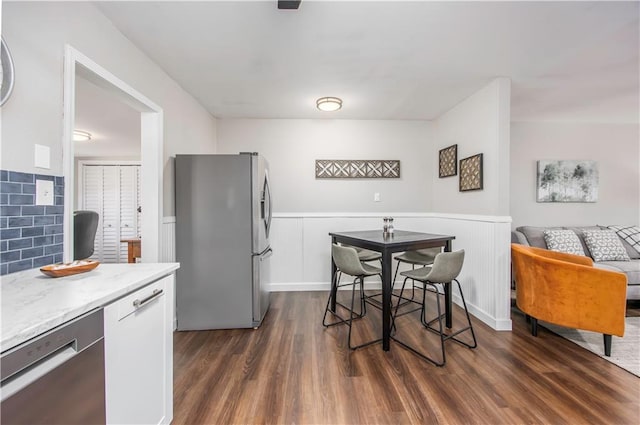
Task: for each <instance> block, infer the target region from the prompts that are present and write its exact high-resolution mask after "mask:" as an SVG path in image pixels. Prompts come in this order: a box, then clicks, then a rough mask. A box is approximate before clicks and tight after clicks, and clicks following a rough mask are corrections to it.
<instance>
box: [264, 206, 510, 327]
mask: <svg viewBox="0 0 640 425" xmlns="http://www.w3.org/2000/svg"><path fill="white" fill-rule="evenodd" d="M392 215H393V217H394V219H395V220H394V225H395V228H396V229H401V230H414V231H419V232H426V233H439V234H451V235H455V236H456V239H455V240H454V241H453V249H454V250H458V249H464V250H465V253H466V258H465V265H464V268H463V269H462V273H461V274H460V279H459V280H460V283H461V284H462V287H463V291H464V293H465V299H466V301H467V305H468V307H469V310H470V312H471V313H472V314H473V315H474V316H476V317H477V318H478V319H480V320H482V321H483V322H485V323H486V324H488V325H489V326H491V327H492V328H493V329H497V330H510V329H511V318H510V308H511V307H510V302H511V301H510V298H511V292H510V290H511V289H510V283H509V273H510V262H511V259H510V228H511V225H510V223H511V218H510V217H494V216H471V215H456V214H435V213H434V214H431V213H426V214H412V213H403V214H392ZM383 216H384V214H382V215H374V214H339V213H338V214H277V215H275V216H274V221H273V236H272V246H273V249H274V255H273V257H272V262H271V270H272V276H271V282H272V284H271V290H272V291H314V290H328V289H329V282H330V252H331V242H330V238H329V232H333V231H352V230H369V229H376V228H379V229H380V231H382V217H383ZM394 267H395V264H394ZM403 269H404V268H403ZM403 269H401V270H403ZM394 271H395V270H394ZM400 283H401V281H400V279H398V282H396V284H398V285H399V284H400ZM367 286H368V287H371V288H374V287H378V288H379V287H380V282H379V281H377V282H376V280H375V279H370V280H369V284H368V285H367ZM454 301H455V302H457V303H459V304H461V300H460V298H459V295H458V291H457V290H455V291H454Z"/></svg>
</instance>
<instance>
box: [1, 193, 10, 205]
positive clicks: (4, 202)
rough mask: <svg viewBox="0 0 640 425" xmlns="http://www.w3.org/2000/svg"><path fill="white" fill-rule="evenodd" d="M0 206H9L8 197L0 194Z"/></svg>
mask: <svg viewBox="0 0 640 425" xmlns="http://www.w3.org/2000/svg"><path fill="white" fill-rule="evenodd" d="M0 205H9V195H7V194H6V193H0Z"/></svg>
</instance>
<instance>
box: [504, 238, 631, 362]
mask: <svg viewBox="0 0 640 425" xmlns="http://www.w3.org/2000/svg"><path fill="white" fill-rule="evenodd" d="M511 261H512V263H513V269H514V273H515V281H516V303H517V305H518V308H519V309H520V310H522V312H524V313H525V314H526V315H527V317H528V318H530V319H531V333H532V334H533V335H534V336H537V324H538V320H543V321H545V322H549V323H553V324H556V325H560V326H566V327H568V328H575V329H582V330H587V331H593V332H602V334H603V335H604V352H605V355H606V356H611V335H616V336H623V335H624V318H625V309H626V299H627V276H626V275H625V274H624V273H618V272H613V271H609V270H603V269H599V268H596V267H593V261H592V260H591V258H589V257H584V256H580V255H573V254H565V253H561V252H555V251H549V250H546V249H541V248H535V247H531V246H524V245H519V244H511Z"/></svg>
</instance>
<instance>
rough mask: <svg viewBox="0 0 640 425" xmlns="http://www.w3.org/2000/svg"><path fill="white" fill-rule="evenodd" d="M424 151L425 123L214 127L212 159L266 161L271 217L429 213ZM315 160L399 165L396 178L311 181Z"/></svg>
mask: <svg viewBox="0 0 640 425" xmlns="http://www.w3.org/2000/svg"><path fill="white" fill-rule="evenodd" d="M431 144H432V126H431V123H430V122H427V121H359V120H302V119H300V120H298V119H291V120H288V119H287V120H283V119H272V120H269V119H220V120H218V151H219V152H220V153H237V152H242V151H256V152H259V153H260V154H262V155H264V156H265V157H266V158H267V160H268V161H269V165H270V172H271V175H270V176H271V179H272V186H273V196H274V201H273V202H274V211H276V212H309V211H313V212H336V211H343V212H344V211H348V212H359V211H360V212H364V211H366V212H395V211H405V212H406V211H422V212H424V211H429V209H430V208H431V205H430V202H429V199H430V193H431V179H432V177H431V176H432V174H433V170H432V168H433V161H432V159H431V158H430V156H429V155H431V150H432V149H431ZM316 159H399V160H400V169H401V172H400V175H401V178H400V179H340V180H326V179H316V178H315V160H316ZM375 192H378V193H380V199H381V201H380V202H374V201H373V196H374V193H375Z"/></svg>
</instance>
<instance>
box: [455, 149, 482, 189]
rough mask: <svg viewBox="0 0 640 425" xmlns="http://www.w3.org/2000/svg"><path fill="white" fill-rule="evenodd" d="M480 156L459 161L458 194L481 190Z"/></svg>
mask: <svg viewBox="0 0 640 425" xmlns="http://www.w3.org/2000/svg"><path fill="white" fill-rule="evenodd" d="M482 184H483V183H482V154H481V153H479V154H477V155H473V156H470V157H467V158H463V159H461V160H460V192H467V191H469V190H482Z"/></svg>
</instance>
